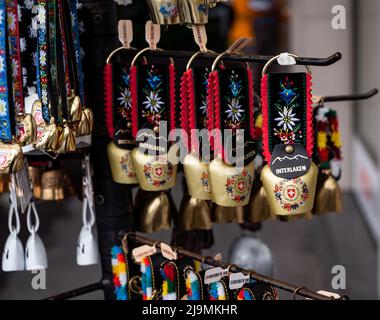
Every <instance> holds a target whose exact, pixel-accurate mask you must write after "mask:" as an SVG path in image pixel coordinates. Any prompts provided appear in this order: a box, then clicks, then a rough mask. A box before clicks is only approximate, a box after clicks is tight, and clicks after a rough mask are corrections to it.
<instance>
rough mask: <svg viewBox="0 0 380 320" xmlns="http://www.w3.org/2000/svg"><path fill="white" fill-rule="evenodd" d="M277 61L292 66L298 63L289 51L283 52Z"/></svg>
mask: <svg viewBox="0 0 380 320" xmlns="http://www.w3.org/2000/svg"><path fill="white" fill-rule="evenodd" d="M277 62H278V64H279V65H282V66H292V65H295V64H297V61H296V59H294V57H292V56H291V55H289V53H288V52H284V53H281V54H280V56H279V57H278V58H277Z"/></svg>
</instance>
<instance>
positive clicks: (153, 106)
mask: <svg viewBox="0 0 380 320" xmlns="http://www.w3.org/2000/svg"><path fill="white" fill-rule="evenodd" d="M146 99H147V100H146V101H144V102H143V104H145V109H149V110H150V112H159V110H160V109H161V105H162V104H164V102H163V101H161V98H160V97H159V96H158V93H154V92H153V91H151V92H150V93H149V97H146Z"/></svg>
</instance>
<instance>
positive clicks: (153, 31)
mask: <svg viewBox="0 0 380 320" xmlns="http://www.w3.org/2000/svg"><path fill="white" fill-rule="evenodd" d="M160 37H161V29H160V25H159V24H154V23H153V22H152V21H150V20H149V21H147V22H146V24H145V40H146V42H148V44H149V48H151V49H152V50H156V49H157V43H158V42H159V41H160Z"/></svg>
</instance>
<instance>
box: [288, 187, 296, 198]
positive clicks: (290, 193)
mask: <svg viewBox="0 0 380 320" xmlns="http://www.w3.org/2000/svg"><path fill="white" fill-rule="evenodd" d="M286 192H287V194H288V197H289V198H290V199H293V198H294V197H295V196H296V189H295V188H288V189H287V190H286Z"/></svg>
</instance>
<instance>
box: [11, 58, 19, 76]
mask: <svg viewBox="0 0 380 320" xmlns="http://www.w3.org/2000/svg"><path fill="white" fill-rule="evenodd" d="M18 68H19V65H18V61H17V60H16V59H14V58H13V59H12V62H11V70H12V77H13V78H16V77H17V75H18V70H19V69H18Z"/></svg>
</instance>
